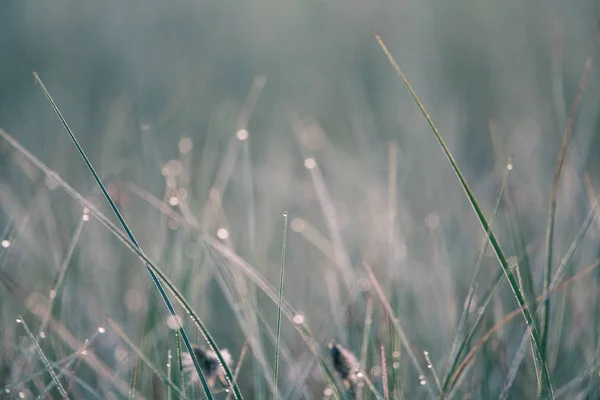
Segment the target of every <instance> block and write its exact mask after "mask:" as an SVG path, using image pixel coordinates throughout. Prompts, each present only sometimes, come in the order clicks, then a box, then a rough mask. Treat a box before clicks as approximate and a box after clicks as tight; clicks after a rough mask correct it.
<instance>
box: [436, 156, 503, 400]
mask: <svg viewBox="0 0 600 400" xmlns="http://www.w3.org/2000/svg"><path fill="white" fill-rule="evenodd" d="M511 161H512V158H509V160H508V163H507V168H505V169H504V174H503V176H502V184H501V186H500V191H499V192H498V196H497V197H496V204H495V206H494V211H493V212H492V216H491V218H490V228H491V227H492V224H493V222H494V220H495V219H496V215H497V214H498V209H499V208H500V203H501V202H502V195H503V193H504V190H505V188H506V183H507V182H508V175H509V172H510V171H511V170H512V168H508V166H509V165H511ZM489 243H490V242H489V241H487V240H486V241H485V242H483V244H482V245H481V248H480V249H479V255H478V256H477V263H476V264H475V270H474V271H473V277H472V278H471V284H470V285H469V292H468V295H467V301H466V302H465V305H464V308H463V311H462V315H461V317H460V320H459V323H458V328H457V329H456V336H455V337H454V342H453V343H452V347H451V351H450V357H449V358H448V361H449V362H450V363H451V364H450V367H449V368H448V369H447V371H446V374H445V376H444V381H443V385H442V391H441V393H442V396H443V395H444V394H445V393H446V389H447V386H448V384H449V383H450V381H449V379H450V377H451V376H452V374H453V373H454V371H455V369H456V366H457V365H458V362H459V360H460V355H461V354H462V351H463V350H464V346H466V345H467V344H468V341H469V340H470V336H471V334H473V333H474V331H473V330H471V333H469V334H467V335H466V336H465V335H463V333H464V331H465V330H466V329H467V317H468V315H469V309H470V308H471V303H472V302H473V296H474V294H475V287H476V285H477V277H478V276H479V272H480V271H481V266H482V265H483V258H484V256H485V253H486V251H487V249H488V247H489ZM499 279H502V274H500V275H499V277H498V279H497V280H499ZM492 287H495V285H493V286H492ZM492 293H493V291H491V292H489V296H488V297H487V298H486V297H484V298H486V300H485V301H484V305H485V307H487V304H489V299H490V298H491V294H492ZM483 310H484V311H485V308H484V309H483ZM476 318H477V317H476ZM476 322H478V321H477V319H476ZM477 325H478V323H476V324H474V326H475V327H476V326H477Z"/></svg>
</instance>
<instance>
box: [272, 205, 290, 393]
mask: <svg viewBox="0 0 600 400" xmlns="http://www.w3.org/2000/svg"><path fill="white" fill-rule="evenodd" d="M283 219H284V220H283V223H284V225H283V245H282V247H281V273H280V278H279V306H278V307H277V338H276V344H275V376H274V378H273V380H274V382H275V396H274V397H275V400H277V393H278V391H277V383H278V381H279V341H280V340H281V307H282V305H283V304H282V302H283V274H284V271H285V248H286V246H287V230H288V213H287V211H286V212H284V213H283Z"/></svg>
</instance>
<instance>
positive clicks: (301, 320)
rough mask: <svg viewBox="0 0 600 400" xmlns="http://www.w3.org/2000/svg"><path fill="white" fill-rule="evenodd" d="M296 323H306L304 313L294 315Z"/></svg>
mask: <svg viewBox="0 0 600 400" xmlns="http://www.w3.org/2000/svg"><path fill="white" fill-rule="evenodd" d="M294 323H295V324H297V325H300V324H303V323H304V315H302V314H296V315H294Z"/></svg>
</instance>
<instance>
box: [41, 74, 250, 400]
mask: <svg viewBox="0 0 600 400" xmlns="http://www.w3.org/2000/svg"><path fill="white" fill-rule="evenodd" d="M33 75H34V77H35V79H36V81H37V82H38V83H39V84H40V86H41V88H42V90H43V91H44V94H45V95H46V97H47V98H48V101H49V102H50V104H51V105H52V108H53V109H54V112H55V113H56V115H57V116H58V118H59V119H60V121H61V122H62V124H63V126H64V128H65V130H66V131H67V133H68V134H69V136H70V137H71V140H72V141H73V143H74V144H75V147H77V150H78V151H79V154H80V155H81V157H82V158H83V160H84V162H85V164H86V165H87V167H88V169H89V170H90V172H91V173H92V175H93V176H94V179H95V180H96V183H97V184H98V186H99V187H100V190H101V191H102V194H103V195H104V197H105V198H106V200H107V201H108V203H109V205H110V207H111V208H112V210H113V212H114V213H115V215H116V216H117V218H118V220H119V222H120V223H121V226H123V229H124V230H125V232H126V233H127V236H129V239H130V240H131V242H132V243H133V244H134V245H135V247H137V248H138V249H140V250H141V248H140V245H139V244H138V242H137V240H136V239H135V237H134V236H133V232H131V230H130V229H129V226H128V225H127V223H126V222H125V219H124V218H123V216H122V215H121V213H120V212H119V209H118V208H117V206H116V204H115V202H114V201H113V200H112V198H111V197H110V195H109V194H108V191H107V190H106V188H105V187H104V185H103V184H102V181H101V180H100V177H99V176H98V174H97V173H96V171H95V170H94V167H92V164H91V162H90V161H89V159H88V157H87V156H86V154H85V152H84V151H83V148H82V147H81V146H80V144H79V142H78V141H77V138H76V137H75V135H74V134H73V132H72V131H71V128H69V125H68V124H67V121H66V120H65V119H64V117H63V116H62V113H61V112H60V110H59V109H58V107H57V105H56V103H55V102H54V100H53V99H52V96H50V92H48V89H46V86H45V85H44V83H43V82H42V80H41V79H40V77H39V76H38V74H37V73H36V72H35V71H34V72H33ZM146 269H147V270H148V273H149V274H150V277H151V278H152V281H153V282H154V284H155V286H156V288H157V289H158V291H159V293H160V295H161V297H162V299H163V301H164V302H165V304H166V306H167V308H168V310H169V313H170V314H171V315H172V316H173V318H174V319H175V320H176V321H177V322H178V324H179V331H180V334H181V338H182V339H183V342H184V343H185V346H186V348H187V350H188V352H189V353H190V355H191V357H192V361H193V362H194V367H195V368H196V372H197V373H198V376H199V377H200V381H201V382H202V387H203V389H204V392H205V393H206V396H207V397H208V399H209V400H211V399H212V395H211V393H210V388H209V387H208V383H207V382H206V378H205V377H204V374H203V373H202V370H201V368H200V364H199V363H198V359H197V358H196V356H195V354H194V351H193V349H192V345H191V343H190V341H189V339H188V337H187V334H186V333H185V330H184V328H183V325H182V324H181V321H180V319H179V317H178V316H177V312H176V311H175V308H173V305H172V304H171V301H170V300H169V298H168V297H167V294H166V292H165V290H164V288H163V287H162V285H161V283H160V281H159V280H158V277H157V276H156V274H155V273H154V271H152V269H151V268H150V267H149V266H148V265H146ZM211 347H212V346H211ZM213 351H215V354H217V356H218V357H219V360H220V362H221V364H226V363H225V362H224V360H223V359H222V358H223V357H222V356H221V353H220V351H219V350H218V349H217V348H214V349H213ZM234 391H236V397H238V396H237V394H238V393H237V392H238V391H239V389H237V385H235V384H234ZM238 398H239V399H241V398H242V397H241V395H240V396H239V397H238Z"/></svg>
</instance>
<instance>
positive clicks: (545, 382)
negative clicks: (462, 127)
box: [375, 34, 553, 398]
mask: <svg viewBox="0 0 600 400" xmlns="http://www.w3.org/2000/svg"><path fill="white" fill-rule="evenodd" d="M375 38H376V39H377V41H378V42H379V45H380V46H381V48H382V49H383V51H384V52H385V54H386V56H387V57H388V60H389V61H390V63H391V64H392V66H393V67H394V69H395V70H396V73H397V74H398V76H400V78H401V79H402V81H403V82H404V85H405V86H406V88H407V89H408V91H409V92H410V94H411V96H412V98H413V99H414V101H415V103H416V104H417V106H418V107H419V109H420V110H421V112H422V113H423V116H424V117H425V119H426V120H427V123H428V125H429V127H430V128H431V130H432V132H433V134H434V136H435V138H436V140H437V142H438V144H439V145H440V147H441V148H442V150H443V152H444V154H445V156H446V158H447V159H448V161H449V162H450V164H451V165H452V169H453V170H454V172H455V173H456V176H457V178H458V180H459V182H460V184H461V186H462V188H463V190H464V191H465V194H466V196H467V198H468V200H469V203H471V206H472V207H473V210H474V211H475V214H476V215H477V218H478V219H479V222H480V224H481V226H482V228H483V230H484V231H485V232H486V233H487V236H488V239H489V241H490V244H491V245H492V248H493V249H494V253H496V257H497V258H498V261H499V262H500V266H501V267H502V270H503V272H504V275H505V276H506V279H507V280H508V283H509V285H510V287H511V289H512V291H513V293H514V295H515V298H516V299H517V303H518V304H519V306H521V307H522V313H523V317H524V318H525V322H526V323H527V325H528V326H529V327H530V328H531V338H532V341H533V345H534V361H535V365H536V375H537V379H538V385H539V387H540V390H541V392H540V395H541V397H543V398H547V397H550V398H552V397H553V394H552V382H551V380H550V373H549V371H548V367H547V365H546V359H545V356H544V353H543V352H542V348H541V337H540V332H539V330H538V329H537V326H536V323H535V319H534V317H533V314H532V313H531V310H530V309H528V308H527V307H525V305H526V303H525V299H524V296H523V293H522V292H521V290H520V288H519V284H518V283H517V280H516V279H515V277H514V275H513V273H512V271H511V270H510V268H509V264H508V261H507V259H506V256H505V255H504V252H503V251H502V248H501V247H500V243H499V242H498V240H497V239H496V235H494V233H493V232H492V230H491V229H490V226H489V223H488V221H487V219H486V218H485V216H484V215H483V211H482V210H481V208H480V207H479V204H478V203H477V200H476V199H475V195H474V194H473V192H472V191H471V188H470V187H469V185H468V184H467V181H466V180H465V178H464V176H463V174H462V172H461V170H460V168H459V167H458V164H457V163H456V161H455V160H454V156H453V155H452V153H451V152H450V150H449V149H448V146H446V143H445V142H444V139H443V138H442V135H441V134H440V133H439V131H438V129H437V128H436V126H435V124H434V123H433V120H432V119H431V117H430V116H429V114H428V113H427V111H426V110H425V107H424V106H423V103H421V101H420V100H419V97H418V96H417V94H416V92H415V91H414V90H413V88H412V86H411V85H410V83H409V81H408V79H407V78H406V76H405V75H404V73H403V72H402V70H401V69H400V67H399V66H398V63H397V62H396V60H395V59H394V57H393V56H392V55H391V53H390V52H389V50H388V49H387V46H386V45H385V43H383V41H382V40H381V38H380V37H379V35H377V34H375Z"/></svg>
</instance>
